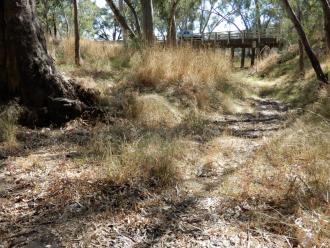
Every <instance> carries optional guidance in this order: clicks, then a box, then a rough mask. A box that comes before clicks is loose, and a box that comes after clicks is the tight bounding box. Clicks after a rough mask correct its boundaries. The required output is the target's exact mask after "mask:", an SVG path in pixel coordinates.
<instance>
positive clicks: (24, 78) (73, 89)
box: [0, 0, 96, 125]
mask: <svg viewBox="0 0 330 248" xmlns="http://www.w3.org/2000/svg"><path fill="white" fill-rule="evenodd" d="M12 98H19V100H20V103H21V104H23V105H25V106H26V107H27V108H28V109H29V113H31V115H30V117H31V119H30V121H32V118H33V122H34V124H36V125H48V124H51V123H55V124H61V123H64V122H65V121H68V120H70V119H72V118H75V117H77V116H79V115H81V114H82V113H83V112H84V111H85V110H86V109H88V108H89V107H88V106H91V105H93V103H94V102H95V101H96V93H95V92H93V91H87V90H84V89H83V88H81V87H80V86H78V85H77V84H75V83H74V82H73V81H70V80H66V79H64V78H63V77H62V76H61V75H60V74H59V73H58V72H57V70H56V68H55V66H54V62H53V60H52V58H51V57H50V56H49V55H48V54H47V50H46V42H45V37H44V35H43V32H42V29H41V27H40V25H39V22H38V20H37V18H36V13H35V1H34V0H2V1H0V101H2V102H6V101H9V100H10V99H12ZM29 124H32V123H31V122H30V123H29Z"/></svg>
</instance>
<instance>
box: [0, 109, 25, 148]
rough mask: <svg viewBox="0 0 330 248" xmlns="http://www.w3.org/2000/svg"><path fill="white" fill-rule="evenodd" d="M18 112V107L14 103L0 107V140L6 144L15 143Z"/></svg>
mask: <svg viewBox="0 0 330 248" xmlns="http://www.w3.org/2000/svg"><path fill="white" fill-rule="evenodd" d="M20 112H21V110H20V107H19V106H18V105H17V104H15V103H11V104H9V105H6V106H3V107H1V108H0V142H5V143H6V144H8V145H15V144H16V133H17V128H18V127H17V121H18V118H19V114H20Z"/></svg>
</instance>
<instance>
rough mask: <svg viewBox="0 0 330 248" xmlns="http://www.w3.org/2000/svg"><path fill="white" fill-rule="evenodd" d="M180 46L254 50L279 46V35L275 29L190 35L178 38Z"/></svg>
mask: <svg viewBox="0 0 330 248" xmlns="http://www.w3.org/2000/svg"><path fill="white" fill-rule="evenodd" d="M178 40H179V43H180V44H189V43H190V44H192V45H193V46H206V47H208V46H210V47H223V48H256V47H264V46H269V47H279V46H281V34H280V32H279V31H278V30H277V29H273V28H270V29H267V30H265V31H263V32H260V33H258V32H255V31H241V32H234V31H228V32H213V33H204V34H192V35H189V36H181V37H179V38H178Z"/></svg>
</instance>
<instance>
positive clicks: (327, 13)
mask: <svg viewBox="0 0 330 248" xmlns="http://www.w3.org/2000/svg"><path fill="white" fill-rule="evenodd" d="M320 2H321V5H322V9H323V18H324V31H325V40H326V43H327V49H328V52H330V2H329V0H320Z"/></svg>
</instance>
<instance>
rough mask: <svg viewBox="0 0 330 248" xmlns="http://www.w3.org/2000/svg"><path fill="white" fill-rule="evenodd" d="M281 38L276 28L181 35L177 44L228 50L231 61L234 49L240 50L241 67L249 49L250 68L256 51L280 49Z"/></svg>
mask: <svg viewBox="0 0 330 248" xmlns="http://www.w3.org/2000/svg"><path fill="white" fill-rule="evenodd" d="M281 37H282V35H281V32H280V31H279V30H278V29H277V28H268V29H266V30H263V31H262V32H256V31H228V32H212V33H204V34H198V33H197V34H190V35H188V36H184V35H183V36H179V37H178V44H179V45H185V44H190V45H191V46H193V47H197V48H230V49H231V57H232V60H233V59H234V56H235V49H237V48H240V49H241V67H244V63H245V56H246V50H247V49H251V53H250V56H251V66H253V65H254V62H255V57H256V50H258V51H262V50H263V48H264V47H269V48H270V49H271V48H274V47H277V48H280V47H281V46H282V44H283V40H282V38H281ZM163 42H164V41H163Z"/></svg>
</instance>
